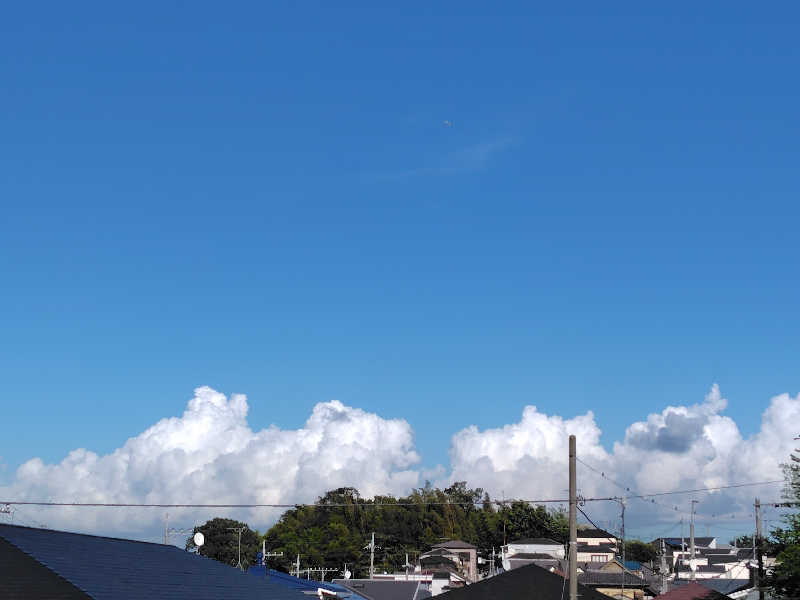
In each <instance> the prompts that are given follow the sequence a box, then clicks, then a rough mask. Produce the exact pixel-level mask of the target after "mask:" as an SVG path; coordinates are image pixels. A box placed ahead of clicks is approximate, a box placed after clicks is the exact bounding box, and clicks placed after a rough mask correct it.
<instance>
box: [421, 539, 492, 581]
mask: <svg viewBox="0 0 800 600" xmlns="http://www.w3.org/2000/svg"><path fill="white" fill-rule="evenodd" d="M419 562H420V565H421V566H422V568H423V569H427V570H432V571H441V570H445V571H446V570H452V569H453V568H455V570H456V572H458V573H460V574H462V575H463V576H464V577H466V579H467V581H468V582H470V583H471V582H473V581H477V580H478V548H477V546H473V545H472V544H468V543H467V542H463V541H461V540H448V541H446V542H442V543H440V544H434V545H433V547H432V549H431V550H429V551H428V552H424V553H423V554H420V557H419ZM453 565H454V567H453Z"/></svg>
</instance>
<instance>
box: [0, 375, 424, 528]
mask: <svg viewBox="0 0 800 600" xmlns="http://www.w3.org/2000/svg"><path fill="white" fill-rule="evenodd" d="M247 412H248V405H247V399H246V398H245V396H243V395H239V394H234V395H232V396H231V397H230V398H226V397H225V396H224V395H223V394H221V393H219V392H217V391H215V390H213V389H211V388H209V387H201V388H198V389H197V390H195V395H194V398H192V399H191V400H190V401H189V403H188V405H187V408H186V410H185V412H184V413H183V416H181V417H175V418H168V419H162V420H161V421H159V422H158V423H156V424H155V425H153V426H152V427H150V428H149V429H147V430H146V431H144V432H142V433H141V434H139V435H138V436H136V437H133V438H131V439H129V440H128V441H127V442H126V443H125V444H124V445H123V446H122V447H120V448H119V449H117V450H115V451H114V452H112V453H110V454H107V455H104V456H99V455H97V454H95V453H94V452H91V451H89V450H86V449H83V448H81V449H77V450H73V451H72V452H70V453H69V455H67V457H66V458H65V459H64V460H63V461H61V462H60V463H58V464H49V465H48V464H45V463H44V462H43V461H42V460H41V459H39V458H34V459H31V460H29V461H27V462H26V463H24V464H23V465H21V466H20V467H19V469H18V470H17V473H16V477H15V479H14V480H13V481H12V483H11V485H10V486H8V487H5V488H2V487H0V497H5V498H14V499H31V500H47V501H58V502H64V501H66V502H70V501H81V502H97V503H148V504H176V503H186V504H282V503H291V502H313V501H314V500H315V499H316V497H318V496H319V495H321V494H323V493H324V492H325V491H327V490H329V489H332V488H335V487H340V486H351V485H352V486H356V487H358V489H359V490H360V491H361V492H362V493H364V494H365V495H374V494H377V493H396V494H399V493H402V492H404V491H406V490H407V489H409V488H411V487H413V486H415V485H417V479H418V474H417V472H416V471H414V470H412V469H411V468H410V467H412V466H413V465H414V464H415V463H417V462H419V456H418V455H417V453H416V451H415V448H414V436H413V432H412V430H411V427H410V426H409V424H408V423H407V422H405V421H403V420H398V419H392V420H389V419H383V418H381V417H379V416H378V415H375V414H372V413H368V412H365V411H363V410H360V409H357V408H351V407H348V406H345V405H343V404H342V403H341V402H338V401H335V400H334V401H331V402H325V403H320V404H317V405H316V406H315V407H314V409H313V411H312V413H311V416H310V417H309V418H308V420H307V421H306V423H305V426H304V427H303V428H302V429H297V430H282V429H279V428H277V427H274V426H273V427H269V428H267V429H263V430H261V431H253V430H252V429H250V427H249V426H248V423H247ZM225 512H226V511H222V510H219V509H198V510H194V511H190V510H188V509H180V510H178V509H170V516H171V520H172V522H173V523H175V524H185V523H187V522H188V523H189V524H192V523H194V522H196V521H198V520H200V522H203V521H204V520H205V519H207V518H210V517H213V516H218V515H220V514H223V513H225ZM227 512H228V514H232V515H235V516H237V517H240V518H244V519H247V520H248V522H250V523H251V525H253V526H264V525H266V524H268V523H269V522H271V521H273V520H274V519H275V518H276V517H277V515H278V514H280V511H275V510H272V511H270V510H267V509H253V510H248V511H242V510H239V511H227ZM19 513H20V515H21V516H23V517H24V516H26V515H27V516H28V519H29V520H31V519H32V520H34V522H45V523H46V524H47V525H48V526H51V527H57V528H66V529H72V530H85V531H120V532H129V533H130V532H136V531H144V530H148V529H149V530H152V527H153V525H154V524H155V523H156V522H157V521H159V520H162V519H163V518H164V512H163V511H161V510H157V509H125V510H121V509H108V508H93V509H86V508H81V509H78V508H60V509H53V508H48V509H40V510H35V509H34V508H32V507H22V508H20V511H19Z"/></svg>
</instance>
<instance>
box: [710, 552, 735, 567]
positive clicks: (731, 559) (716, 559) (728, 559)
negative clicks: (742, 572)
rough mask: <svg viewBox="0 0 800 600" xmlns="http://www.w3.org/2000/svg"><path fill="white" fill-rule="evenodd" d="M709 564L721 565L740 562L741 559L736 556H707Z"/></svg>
mask: <svg viewBox="0 0 800 600" xmlns="http://www.w3.org/2000/svg"><path fill="white" fill-rule="evenodd" d="M706 558H707V559H708V564H710V565H721V564H725V563H735V562H739V561H740V560H741V559H740V558H739V557H738V556H736V555H735V554H706Z"/></svg>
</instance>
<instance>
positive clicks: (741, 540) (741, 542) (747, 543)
mask: <svg viewBox="0 0 800 600" xmlns="http://www.w3.org/2000/svg"><path fill="white" fill-rule="evenodd" d="M728 543H729V544H730V545H731V546H736V547H737V548H752V547H753V536H752V535H740V536H737V537H735V538H734V539H732V540H730V541H729V542H728Z"/></svg>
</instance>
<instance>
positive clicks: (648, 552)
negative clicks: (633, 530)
mask: <svg viewBox="0 0 800 600" xmlns="http://www.w3.org/2000/svg"><path fill="white" fill-rule="evenodd" d="M657 556H658V553H657V552H656V549H655V548H654V547H653V545H652V544H647V543H645V542H642V541H640V540H625V560H635V561H638V562H642V563H649V562H650V561H653V560H655V559H656V557H657Z"/></svg>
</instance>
